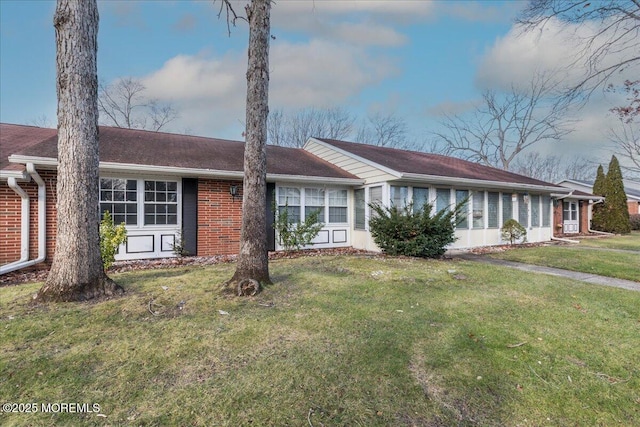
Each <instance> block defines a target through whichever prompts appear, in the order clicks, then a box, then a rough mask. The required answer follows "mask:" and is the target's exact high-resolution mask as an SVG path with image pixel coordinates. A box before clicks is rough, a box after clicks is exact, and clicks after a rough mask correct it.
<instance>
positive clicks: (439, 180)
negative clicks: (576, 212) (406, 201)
mask: <svg viewBox="0 0 640 427" xmlns="http://www.w3.org/2000/svg"><path fill="white" fill-rule="evenodd" d="M402 178H403V179H406V180H411V181H418V182H425V183H429V184H441V185H451V186H454V187H456V186H461V185H462V186H464V185H467V186H469V187H474V188H484V189H489V188H495V189H505V190H527V191H542V192H545V193H551V192H556V193H559V194H561V195H567V194H569V193H570V192H571V191H572V190H571V189H570V188H567V189H566V192H563V188H561V187H555V186H546V185H534V184H518V183H510V182H503V181H488V180H481V179H469V178H456V177H448V176H438V175H423V174H417V173H405V174H403V175H402Z"/></svg>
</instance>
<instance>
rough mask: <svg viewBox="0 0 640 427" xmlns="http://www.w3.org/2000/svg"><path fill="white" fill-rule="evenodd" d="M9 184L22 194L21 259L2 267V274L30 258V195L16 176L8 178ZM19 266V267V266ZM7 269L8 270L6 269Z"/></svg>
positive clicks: (0, 270) (0, 268) (17, 192)
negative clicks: (20, 184) (19, 183)
mask: <svg viewBox="0 0 640 427" xmlns="http://www.w3.org/2000/svg"><path fill="white" fill-rule="evenodd" d="M7 184H8V185H9V188H11V189H12V190H13V191H14V192H15V193H16V194H17V195H18V196H20V200H21V202H20V204H21V210H20V259H19V260H18V261H14V262H12V263H9V264H6V265H3V266H1V267H0V274H2V273H8V272H9V271H13V270H12V269H11V267H13V266H14V265H20V264H22V263H24V262H25V261H28V260H29V207H30V203H29V195H28V194H27V192H26V191H24V190H23V189H22V188H20V186H19V185H18V182H17V181H16V179H15V178H14V177H9V178H8V179H7ZM18 268H19V267H18ZM5 270H7V271H5Z"/></svg>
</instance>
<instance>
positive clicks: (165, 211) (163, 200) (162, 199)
mask: <svg viewBox="0 0 640 427" xmlns="http://www.w3.org/2000/svg"><path fill="white" fill-rule="evenodd" d="M177 223H178V183H177V182H176V181H151V180H145V181H144V225H176V224H177Z"/></svg>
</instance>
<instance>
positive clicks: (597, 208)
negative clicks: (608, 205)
mask: <svg viewBox="0 0 640 427" xmlns="http://www.w3.org/2000/svg"><path fill="white" fill-rule="evenodd" d="M606 191H607V177H606V175H605V174H604V168H603V167H602V165H598V171H597V172H596V180H595V182H594V183H593V194H595V195H596V196H604V195H605V193H606ZM604 212H605V210H604V205H603V204H602V203H597V204H595V205H593V218H592V220H591V227H592V228H593V229H594V230H600V231H603V230H604V217H605V215H604Z"/></svg>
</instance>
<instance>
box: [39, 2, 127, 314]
mask: <svg viewBox="0 0 640 427" xmlns="http://www.w3.org/2000/svg"><path fill="white" fill-rule="evenodd" d="M98 19H99V18H98V6H97V4H96V0H58V2H57V5H56V11H55V15H54V18H53V25H54V27H55V32H56V67H57V68H56V69H57V78H56V83H57V85H56V90H57V95H58V187H57V198H58V200H57V218H58V219H57V235H56V251H55V255H54V257H53V264H52V265H51V270H50V272H49V275H48V276H47V280H46V281H45V283H44V285H43V286H42V288H40V290H39V291H38V294H37V295H36V300H38V301H81V300H88V299H92V298H97V297H101V296H105V295H113V294H116V293H122V292H123V289H122V288H121V287H120V286H118V285H117V284H116V283H115V282H113V281H112V280H111V279H109V278H108V277H107V275H106V274H105V272H104V269H103V266H102V258H101V256H100V236H99V232H98V227H99V224H100V212H99V210H98V208H97V207H98V187H99V186H98V180H99V178H98V164H99V147H98V103H97V98H98V75H97V63H96V57H97V49H98Z"/></svg>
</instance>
